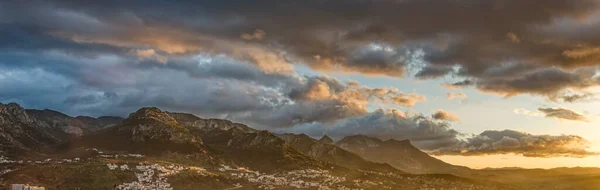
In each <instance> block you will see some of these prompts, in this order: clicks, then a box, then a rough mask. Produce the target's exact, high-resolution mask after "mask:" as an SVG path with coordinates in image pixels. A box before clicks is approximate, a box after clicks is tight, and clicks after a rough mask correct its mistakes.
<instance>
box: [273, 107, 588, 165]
mask: <svg viewBox="0 0 600 190" xmlns="http://www.w3.org/2000/svg"><path fill="white" fill-rule="evenodd" d="M276 132H281V133H284V132H287V133H290V132H291V133H305V134H307V135H309V136H313V137H320V136H323V135H328V136H331V137H333V138H343V137H344V136H350V135H358V134H362V135H367V136H372V137H377V138H380V139H383V140H386V139H396V140H404V139H409V140H411V143H412V144H413V145H415V146H416V147H418V148H420V149H422V150H424V151H426V152H429V153H432V154H434V155H463V156H480V155H497V154H519V155H523V156H527V157H586V156H593V155H598V153H597V152H591V151H588V150H587V149H588V148H589V146H590V143H589V142H588V141H587V140H585V139H584V138H582V137H580V136H574V135H558V136H553V135H533V134H529V133H525V132H519V131H514V130H503V131H495V130H488V131H484V132H483V133H481V134H478V135H468V134H464V133H460V132H458V131H457V130H455V129H452V128H451V127H450V125H449V124H448V123H447V122H444V121H436V120H435V119H434V118H428V117H424V116H420V115H416V116H410V117H409V116H407V115H406V114H404V113H402V112H400V111H398V110H387V111H384V110H376V111H374V112H372V113H369V114H366V115H363V116H358V117H350V118H346V119H343V120H338V121H336V122H333V123H317V122H313V123H305V124H302V125H297V126H295V127H293V128H288V129H280V130H277V131H276ZM465 136H466V137H467V138H463V137H465Z"/></svg>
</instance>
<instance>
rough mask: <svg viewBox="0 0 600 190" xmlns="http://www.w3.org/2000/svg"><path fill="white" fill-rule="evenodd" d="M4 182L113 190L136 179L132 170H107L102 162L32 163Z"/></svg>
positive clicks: (62, 187) (9, 176)
mask: <svg viewBox="0 0 600 190" xmlns="http://www.w3.org/2000/svg"><path fill="white" fill-rule="evenodd" d="M4 177H5V180H6V181H5V182H4V183H5V184H13V183H28V184H33V185H39V186H44V187H46V188H47V189H61V190H62V189H86V190H87V189H112V188H113V187H114V185H118V184H121V183H124V182H131V181H133V180H135V175H134V173H133V172H131V171H121V170H112V171H111V170H109V169H108V167H106V165H105V163H103V162H90V163H78V164H61V165H32V166H25V167H23V168H20V169H19V170H18V171H15V172H14V173H11V174H10V175H7V176H4Z"/></svg>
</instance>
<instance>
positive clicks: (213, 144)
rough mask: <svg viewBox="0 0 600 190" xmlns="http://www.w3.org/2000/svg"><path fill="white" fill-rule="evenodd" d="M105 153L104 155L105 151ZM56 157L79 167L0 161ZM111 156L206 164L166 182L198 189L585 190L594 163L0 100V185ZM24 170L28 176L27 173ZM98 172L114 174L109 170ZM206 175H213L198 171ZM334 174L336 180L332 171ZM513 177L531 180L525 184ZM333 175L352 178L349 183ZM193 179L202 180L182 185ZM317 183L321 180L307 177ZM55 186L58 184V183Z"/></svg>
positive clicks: (94, 166) (92, 165)
mask: <svg viewBox="0 0 600 190" xmlns="http://www.w3.org/2000/svg"><path fill="white" fill-rule="evenodd" d="M89 150H95V151H96V152H95V153H94V154H95V155H96V156H103V157H100V159H99V160H97V157H90V153H89ZM82 152H83V153H85V154H83V153H82ZM107 153H110V154H112V155H113V156H111V155H106V154H107ZM66 155H76V156H77V157H82V158H87V159H88V160H89V161H88V162H86V164H87V165H82V166H79V165H77V166H68V165H67V166H56V165H52V167H58V168H54V169H58V170H57V171H62V170H63V169H65V168H70V170H69V171H72V172H76V173H78V174H72V175H67V176H63V175H66V174H63V173H64V172H57V173H51V174H44V175H47V176H54V177H44V179H56V180H58V181H43V179H37V177H29V178H27V179H29V180H25V178H23V177H22V176H23V175H27V176H29V175H33V176H36V175H37V174H38V173H40V172H49V171H52V170H54V169H51V170H46V169H43V168H45V167H47V166H43V165H42V166H39V165H27V164H17V165H14V164H9V165H3V164H2V163H3V162H2V160H3V159H6V158H12V159H15V160H16V159H33V160H36V159H37V160H42V159H46V160H51V159H59V160H60V159H61V158H62V159H63V160H64V158H65V157H66ZM114 155H144V156H145V157H143V159H142V160H143V162H140V163H148V162H152V163H161V164H167V163H169V164H171V165H173V164H185V165H186V167H202V168H206V169H207V170H208V169H211V168H212V169H213V170H210V171H214V172H212V173H210V174H202V175H200V176H194V175H193V174H190V173H184V174H185V175H182V176H177V177H175V178H174V179H176V181H184V183H179V182H177V183H174V184H176V185H183V186H178V187H188V188H189V189H195V188H197V187H198V186H197V185H206V184H213V185H215V186H210V187H208V186H207V187H206V188H210V189H212V188H217V189H221V188H223V189H227V188H237V187H238V185H240V184H242V185H241V186H244V187H248V188H246V189H264V188H266V186H260V185H258V184H257V183H271V184H279V185H281V187H283V186H284V185H286V184H287V185H288V186H290V185H291V187H294V185H293V183H283V182H277V180H283V178H277V177H274V175H282V174H286V175H288V177H287V178H290V179H294V180H297V179H296V178H294V177H289V175H291V176H294V175H296V174H297V173H295V172H298V171H302V172H304V174H306V172H309V173H310V172H323V171H327V172H331V174H327V175H324V176H325V177H324V178H331V179H328V180H333V181H337V182H336V183H335V186H333V187H336V186H337V187H346V186H353V187H357V188H359V187H360V188H364V189H381V188H387V189H421V188H437V189H457V187H458V189H518V188H513V187H511V186H508V185H506V184H511V183H514V182H515V181H517V182H518V183H517V184H519V185H521V186H522V187H525V188H524V189H536V188H537V187H544V188H547V187H549V186H551V185H549V184H548V183H547V182H548V181H547V180H549V179H560V180H562V182H564V181H568V180H567V179H581V180H580V181H578V182H577V183H576V184H575V185H577V186H565V187H583V188H580V189H586V187H593V183H594V180H595V179H597V178H598V175H600V171H599V170H598V169H596V168H589V169H569V168H561V169H554V170H548V171H549V172H550V173H548V172H544V171H545V170H539V171H538V170H524V169H511V170H507V169H502V170H501V169H498V170H490V169H488V170H472V169H470V168H467V167H463V166H455V165H451V164H448V163H445V162H443V161H441V160H439V159H436V158H434V157H432V156H430V155H428V154H427V153H425V152H423V151H421V150H419V149H418V148H416V147H414V146H413V145H412V144H411V142H410V141H408V140H394V139H390V140H381V139H378V138H374V137H369V136H365V135H354V136H347V137H344V138H342V139H341V140H339V141H337V142H336V141H334V140H333V139H332V138H330V137H329V136H327V135H325V136H323V137H320V138H319V139H315V138H313V137H310V136H308V135H305V134H290V133H285V134H275V133H272V132H269V131H266V130H258V129H254V128H251V127H249V126H247V125H244V124H241V123H235V122H232V121H228V120H223V119H203V118H200V117H197V116H195V115H193V114H188V113H176V112H167V111H163V110H160V109H159V108H155V107H145V108H141V109H139V110H137V111H136V112H133V113H131V114H129V116H128V117H127V118H121V117H114V116H103V117H97V118H94V117H88V116H77V117H71V116H68V115H66V114H63V113H60V112H58V111H54V110H48V109H45V110H35V109H24V108H23V107H21V106H20V105H18V104H15V103H9V104H2V103H0V186H1V185H2V183H3V182H4V181H3V180H4V179H8V181H11V182H20V181H23V182H27V183H30V182H31V183H38V184H46V185H48V184H51V185H53V184H63V185H64V184H65V183H64V181H65V180H66V179H75V178H77V176H79V177H82V176H81V175H83V174H82V172H83V173H86V172H89V171H91V170H94V171H96V170H98V171H100V170H99V169H98V167H100V168H102V167H104V165H105V164H106V163H108V165H110V164H111V163H115V162H120V163H129V162H130V160H127V159H125V160H122V159H119V158H118V157H117V156H114ZM78 159H79V158H78ZM37 162H40V161H36V163H37ZM4 163H15V162H6V161H4ZM28 163H33V162H31V161H30V162H28ZM224 168H225V169H224ZM232 168H233V169H232ZM237 168H240V169H237ZM105 169H106V168H104V170H105ZM230 170H231V171H234V170H235V171H253V172H256V175H258V174H259V173H265V174H268V175H267V176H263V177H260V178H257V179H261V180H262V179H266V178H264V177H267V178H269V179H270V178H273V180H275V181H267V182H264V181H261V180H258V181H257V179H248V180H242V181H240V175H241V174H235V175H234V174H231V173H227V171H230ZM28 172H30V173H31V174H27V173H28ZM215 172H216V173H215ZM223 172H225V173H223ZM544 173H546V174H547V175H544ZM105 174H106V175H116V174H114V172H113V173H110V172H109V173H105ZM3 175H4V176H3ZM119 175H126V174H119ZM207 175H208V176H213V177H209V178H206V176H207ZM228 175H233V176H228ZM248 175H249V174H243V175H242V176H245V177H248ZM252 175H255V174H252ZM315 175H316V174H315ZM319 175H320V174H319ZM83 176H84V177H85V176H87V177H88V178H85V179H78V178H77V180H84V181H85V180H99V179H97V178H94V177H93V176H88V175H83ZM202 176H204V177H202ZM336 176H343V178H339V179H338V178H336ZM511 176H513V177H511ZM514 176H524V177H531V178H536V179H537V178H539V179H540V180H539V181H537V182H536V184H533V185H532V184H529V183H526V182H525V181H522V180H520V179H521V178H519V177H514ZM74 177H75V178H74ZM121 178H122V177H117V178H114V177H112V178H111V179H112V180H108V181H106V182H102V183H105V184H103V185H105V187H109V186H110V183H123V180H122V179H121ZM309 178H310V177H309ZM309 178H306V177H303V178H302V179H304V180H306V179H309ZM321 178H323V176H322V177H321ZM127 179H129V178H127ZM311 179H317V178H311ZM340 179H352V183H347V182H344V180H340ZM507 179H510V180H507ZM40 180H42V181H40ZM67 181H68V180H67ZM571 181H572V182H573V181H574V180H571ZM196 182H197V183H199V182H202V184H197V185H189V184H193V183H196ZM98 183H100V182H98ZM319 183H325V182H323V181H321V182H318V183H315V184H319ZM328 183H329V182H328ZM185 184H188V185H187V186H186V185H185ZM333 184H334V183H332V184H330V185H333ZM590 184H592V185H590ZM5 185H6V184H5ZM70 185H71V186H69V187H76V188H80V187H82V184H81V183H79V184H70ZM448 187H451V188H448ZM55 188H56V189H61V188H60V187H58V186H56V187H55ZM50 189H53V188H50ZM92 189H94V188H92ZM100 189H102V188H100ZM182 189H186V188H182ZM284 189H288V188H284ZM292 189H294V188H292Z"/></svg>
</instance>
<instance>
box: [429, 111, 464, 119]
mask: <svg viewBox="0 0 600 190" xmlns="http://www.w3.org/2000/svg"><path fill="white" fill-rule="evenodd" d="M431 117H432V118H433V119H439V120H446V121H458V120H460V118H458V116H456V115H454V114H453V113H450V112H447V111H444V110H441V109H439V110H437V111H436V112H435V113H433V114H432V115H431Z"/></svg>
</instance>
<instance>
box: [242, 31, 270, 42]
mask: <svg viewBox="0 0 600 190" xmlns="http://www.w3.org/2000/svg"><path fill="white" fill-rule="evenodd" d="M266 34H267V33H265V31H263V30H260V29H256V30H255V31H254V33H252V34H248V33H244V34H242V35H241V36H240V37H241V38H242V39H244V40H262V39H263V38H264V37H265V35H266Z"/></svg>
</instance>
